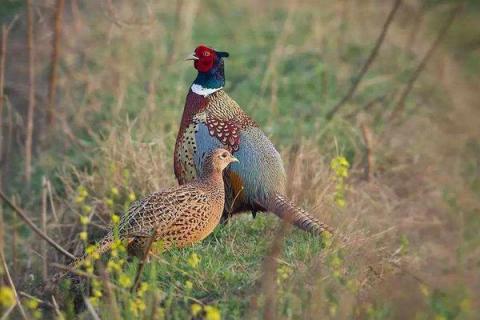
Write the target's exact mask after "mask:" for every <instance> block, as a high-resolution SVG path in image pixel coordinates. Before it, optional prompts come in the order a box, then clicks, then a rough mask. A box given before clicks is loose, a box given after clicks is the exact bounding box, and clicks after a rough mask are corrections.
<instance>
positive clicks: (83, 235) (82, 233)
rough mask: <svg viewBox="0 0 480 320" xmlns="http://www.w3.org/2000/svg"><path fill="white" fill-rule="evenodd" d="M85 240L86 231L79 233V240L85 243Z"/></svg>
mask: <svg viewBox="0 0 480 320" xmlns="http://www.w3.org/2000/svg"><path fill="white" fill-rule="evenodd" d="M87 238H88V234H87V231H82V232H80V240H83V241H85V240H87Z"/></svg>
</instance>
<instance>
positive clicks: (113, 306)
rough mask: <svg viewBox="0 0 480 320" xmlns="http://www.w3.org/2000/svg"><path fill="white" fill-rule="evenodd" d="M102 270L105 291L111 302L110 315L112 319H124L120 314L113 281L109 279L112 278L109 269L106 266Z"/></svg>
mask: <svg viewBox="0 0 480 320" xmlns="http://www.w3.org/2000/svg"><path fill="white" fill-rule="evenodd" d="M100 271H101V272H100V274H101V277H102V281H103V287H104V288H105V292H106V295H107V299H108V302H109V303H108V305H109V307H110V310H111V312H112V314H111V315H110V316H111V318H112V319H115V320H119V319H122V317H121V315H120V309H119V308H118V303H117V299H115V292H114V291H113V288H112V283H111V282H110V281H109V279H110V277H109V274H108V272H107V270H105V268H102V269H101V270H100Z"/></svg>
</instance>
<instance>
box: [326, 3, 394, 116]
mask: <svg viewBox="0 0 480 320" xmlns="http://www.w3.org/2000/svg"><path fill="white" fill-rule="evenodd" d="M401 3H402V0H395V2H394V4H393V6H392V9H391V10H390V13H389V14H388V17H387V20H385V23H384V25H383V28H382V32H381V33H380V35H379V37H378V39H377V42H376V43H375V46H374V47H373V49H372V51H371V52H370V55H369V56H368V59H367V61H365V63H364V65H363V66H362V69H360V72H359V73H358V75H357V77H356V78H355V80H354V81H353V84H352V86H351V87H350V90H348V92H347V94H346V95H345V96H344V97H343V98H342V100H340V101H339V102H338V103H337V104H336V105H335V106H334V107H333V108H332V110H330V111H329V112H328V113H327V116H326V118H327V120H330V119H332V118H333V116H334V115H335V114H336V113H337V112H338V111H339V110H340V108H341V107H343V106H344V105H345V103H347V101H348V100H350V99H351V98H352V96H353V94H354V93H355V90H357V88H358V85H359V84H360V81H361V80H362V78H363V77H364V76H365V74H366V73H367V71H368V69H369V68H370V66H371V65H372V62H373V61H374V60H375V57H376V56H377V54H378V51H379V50H380V47H381V46H382V43H383V41H384V40H385V36H386V35H387V32H388V29H389V27H390V25H391V24H392V21H393V18H394V17H395V14H396V13H397V10H398V8H399V7H400V4H401Z"/></svg>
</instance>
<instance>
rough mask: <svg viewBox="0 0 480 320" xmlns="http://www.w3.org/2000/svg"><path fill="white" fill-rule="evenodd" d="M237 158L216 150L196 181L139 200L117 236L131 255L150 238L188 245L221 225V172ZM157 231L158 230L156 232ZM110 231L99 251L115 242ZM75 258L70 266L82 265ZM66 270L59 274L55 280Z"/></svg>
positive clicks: (141, 249) (142, 248)
mask: <svg viewBox="0 0 480 320" xmlns="http://www.w3.org/2000/svg"><path fill="white" fill-rule="evenodd" d="M234 161H238V160H237V159H236V158H235V157H233V156H232V155H231V154H230V152H228V151H227V150H225V149H220V148H219V149H215V150H214V151H212V152H211V153H210V154H209V155H208V156H207V157H206V158H205V166H206V168H207V169H206V170H204V171H203V172H202V175H201V176H199V178H198V179H197V180H194V181H192V182H191V183H188V184H185V185H182V186H178V187H175V188H171V189H167V190H163V191H158V192H155V193H152V194H150V195H149V196H147V197H145V198H143V199H142V200H139V201H136V202H135V203H133V204H132V206H131V207H130V208H129V209H128V211H127V213H126V214H124V215H123V216H122V218H121V220H120V223H119V228H118V235H119V238H120V240H124V241H125V240H127V241H128V246H127V250H128V253H129V254H130V255H135V256H137V257H139V258H142V257H143V256H144V255H145V254H148V253H147V252H145V251H146V247H147V244H148V243H149V240H150V237H152V236H153V235H154V234H155V241H162V242H163V248H164V249H168V248H171V247H185V246H188V245H192V244H194V243H196V242H199V241H201V240H203V239H205V238H206V237H207V236H208V235H209V234H210V233H211V232H212V231H213V229H214V228H215V227H216V226H217V225H218V224H219V222H220V218H221V216H222V212H223V208H224V202H225V188H224V184H223V177H222V172H223V170H224V169H225V168H226V167H227V166H228V165H229V164H230V163H231V162H234ZM155 230H156V231H155ZM113 240H114V236H113V231H110V232H109V233H108V234H107V235H106V236H105V237H104V238H103V239H102V240H101V241H100V242H99V243H98V249H97V253H99V254H103V253H105V252H106V251H108V250H109V249H110V247H111V245H112V243H113ZM84 259H85V256H83V257H81V258H78V259H76V260H75V261H74V262H72V263H71V264H70V265H69V269H74V268H77V267H79V266H80V265H81V263H82V261H83V260H84ZM65 274H66V273H62V274H58V275H56V276H55V277H54V278H53V280H52V281H51V282H53V283H56V282H58V280H59V279H61V278H62V277H63V276H64V275H65Z"/></svg>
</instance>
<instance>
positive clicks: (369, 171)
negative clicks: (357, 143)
mask: <svg viewBox="0 0 480 320" xmlns="http://www.w3.org/2000/svg"><path fill="white" fill-rule="evenodd" d="M360 129H361V130H362V136H363V142H364V143H365V153H366V155H365V156H366V163H365V179H367V181H371V180H372V178H373V170H374V166H375V159H374V157H373V150H372V148H373V134H372V130H370V128H369V127H368V125H367V124H366V121H362V123H361V124H360Z"/></svg>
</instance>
